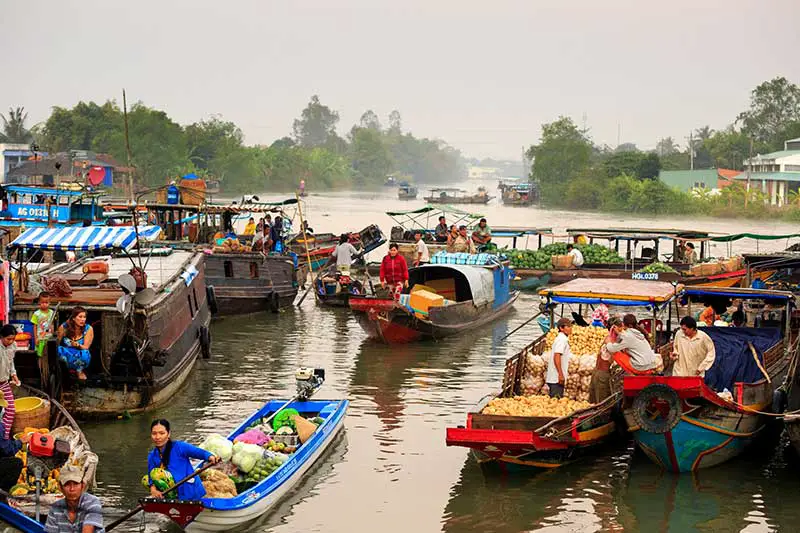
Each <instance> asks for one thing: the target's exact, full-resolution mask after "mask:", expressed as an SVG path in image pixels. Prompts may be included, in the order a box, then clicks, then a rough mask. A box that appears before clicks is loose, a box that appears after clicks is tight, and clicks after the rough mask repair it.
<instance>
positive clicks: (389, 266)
mask: <svg viewBox="0 0 800 533" xmlns="http://www.w3.org/2000/svg"><path fill="white" fill-rule="evenodd" d="M379 279H380V281H381V287H383V288H389V289H390V290H393V291H394V295H395V297H396V298H399V297H400V293H401V292H402V290H403V289H404V288H407V287H408V265H407V264H406V260H405V258H404V257H403V256H402V255H400V253H399V247H398V246H397V243H396V242H393V243H391V244H389V253H388V254H386V257H384V258H383V261H381V271H380V274H379Z"/></svg>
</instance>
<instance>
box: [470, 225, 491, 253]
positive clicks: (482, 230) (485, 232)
mask: <svg viewBox="0 0 800 533" xmlns="http://www.w3.org/2000/svg"><path fill="white" fill-rule="evenodd" d="M491 241H492V228H490V227H489V226H488V225H487V224H486V219H485V218H482V219H481V220H480V222H478V227H477V228H475V231H473V232H472V242H474V243H475V246H476V247H477V248H478V251H481V252H482V251H484V250H485V249H486V248H487V246H488V245H489V243H490V242H491Z"/></svg>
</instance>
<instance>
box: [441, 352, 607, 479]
mask: <svg viewBox="0 0 800 533" xmlns="http://www.w3.org/2000/svg"><path fill="white" fill-rule="evenodd" d="M544 343H545V338H544V336H542V337H540V338H538V339H537V340H535V341H533V342H532V343H531V344H529V345H528V346H526V347H525V348H523V350H522V351H520V352H519V353H517V354H516V355H514V356H513V357H511V358H509V359H508V360H507V361H506V367H505V374H504V377H503V388H502V391H501V392H500V393H499V394H498V395H496V396H489V397H486V398H484V399H483V400H481V401H480V402H479V403H478V405H477V406H476V407H475V408H474V409H473V410H472V411H471V412H469V413H468V414H467V423H466V426H459V427H455V428H452V427H451V428H447V440H446V442H447V445H448V446H463V447H466V448H469V449H470V451H471V454H472V456H473V457H474V458H475V460H476V461H477V462H478V463H479V464H481V465H482V466H497V467H499V468H500V469H502V470H506V471H537V470H548V469H552V468H556V467H559V466H562V465H564V464H567V463H571V462H573V461H576V460H578V459H579V458H580V457H582V456H583V455H585V454H586V453H587V452H591V451H593V450H596V449H597V448H598V447H600V446H602V445H603V444H606V443H607V442H608V441H609V440H610V439H612V438H613V437H614V435H615V434H616V433H615V428H616V424H615V421H614V417H613V414H614V411H615V409H616V408H617V407H618V405H619V400H620V398H621V393H620V392H616V393H615V394H613V395H612V396H610V397H608V398H606V400H605V401H603V402H602V403H599V404H596V405H593V406H591V407H589V408H588V409H584V410H582V411H577V412H575V413H572V414H571V415H569V416H564V417H558V418H557V417H526V416H502V415H489V414H483V413H482V411H483V408H484V407H486V405H487V404H488V403H489V400H490V399H492V398H493V397H513V396H519V395H521V394H522V390H521V386H520V383H521V381H522V375H523V369H524V368H525V359H526V358H527V356H528V355H529V354H541V353H542V352H543V349H544Z"/></svg>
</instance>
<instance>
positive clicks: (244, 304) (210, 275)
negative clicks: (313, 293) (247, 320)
mask: <svg viewBox="0 0 800 533" xmlns="http://www.w3.org/2000/svg"><path fill="white" fill-rule="evenodd" d="M206 285H208V286H212V287H214V296H215V298H216V300H217V312H216V314H217V315H219V316H230V315H240V314H246V313H257V312H261V311H267V310H272V311H278V310H279V309H281V308H285V307H289V306H291V305H292V302H293V301H294V299H295V297H296V296H297V283H296V281H295V268H294V264H293V263H292V260H291V259H290V258H288V257H282V256H267V257H264V256H263V255H261V254H234V253H230V254H226V253H221V254H210V255H209V256H208V257H207V259H206ZM273 294H275V295H276V296H273Z"/></svg>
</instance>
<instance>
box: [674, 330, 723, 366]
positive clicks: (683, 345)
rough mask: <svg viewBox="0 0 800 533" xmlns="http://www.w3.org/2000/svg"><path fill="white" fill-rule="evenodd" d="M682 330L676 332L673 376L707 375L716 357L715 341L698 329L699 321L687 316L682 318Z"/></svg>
mask: <svg viewBox="0 0 800 533" xmlns="http://www.w3.org/2000/svg"><path fill="white" fill-rule="evenodd" d="M680 324H681V330H680V331H679V332H677V333H676V334H675V342H674V343H673V344H672V359H673V360H675V366H673V367H672V375H673V376H701V377H702V376H705V375H706V370H708V369H709V368H711V365H713V364H714V359H715V358H716V349H715V348H714V341H712V340H711V337H709V336H708V335H707V334H706V333H705V332H703V331H698V329H697V321H696V320H695V319H694V318H692V317H690V316H685V317H683V318H681V322H680Z"/></svg>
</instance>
